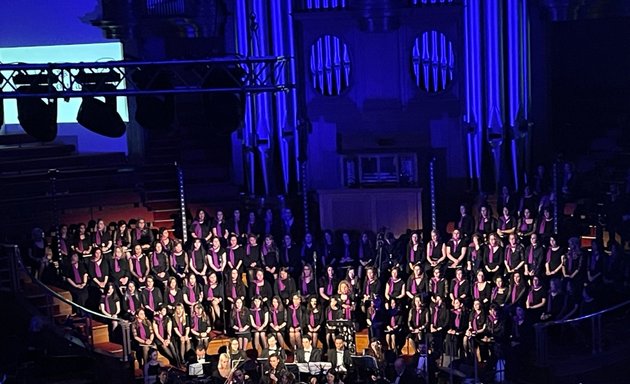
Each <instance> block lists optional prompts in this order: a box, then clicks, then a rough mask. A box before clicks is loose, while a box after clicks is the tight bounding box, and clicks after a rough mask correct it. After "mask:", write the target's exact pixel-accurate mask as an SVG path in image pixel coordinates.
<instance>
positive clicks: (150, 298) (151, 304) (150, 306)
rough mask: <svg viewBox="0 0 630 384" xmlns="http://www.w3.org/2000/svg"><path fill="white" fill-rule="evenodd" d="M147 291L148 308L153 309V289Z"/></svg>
mask: <svg viewBox="0 0 630 384" xmlns="http://www.w3.org/2000/svg"><path fill="white" fill-rule="evenodd" d="M147 292H148V293H149V308H151V309H152V310H155V302H154V301H153V289H152V290H150V291H149V290H147Z"/></svg>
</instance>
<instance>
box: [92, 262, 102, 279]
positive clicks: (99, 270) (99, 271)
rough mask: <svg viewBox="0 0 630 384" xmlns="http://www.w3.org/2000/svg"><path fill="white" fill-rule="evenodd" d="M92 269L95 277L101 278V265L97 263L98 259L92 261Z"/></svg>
mask: <svg viewBox="0 0 630 384" xmlns="http://www.w3.org/2000/svg"><path fill="white" fill-rule="evenodd" d="M94 271H95V272H96V277H97V278H99V279H100V278H101V277H103V272H102V271H101V265H100V264H99V263H98V261H95V262H94Z"/></svg>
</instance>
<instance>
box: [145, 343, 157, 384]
mask: <svg viewBox="0 0 630 384" xmlns="http://www.w3.org/2000/svg"><path fill="white" fill-rule="evenodd" d="M148 356H149V359H148V361H147V362H146V363H145V364H144V368H143V369H142V371H143V376H144V384H154V383H156V382H157V380H158V374H159V372H160V369H161V368H162V363H161V362H160V361H159V360H158V351H157V350H156V349H154V348H151V349H150V350H149V355H148Z"/></svg>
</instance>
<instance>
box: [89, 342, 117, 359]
mask: <svg viewBox="0 0 630 384" xmlns="http://www.w3.org/2000/svg"><path fill="white" fill-rule="evenodd" d="M94 352H99V353H102V354H106V355H110V356H114V357H118V358H122V355H123V347H122V345H120V344H116V343H110V342H109V341H106V342H102V343H94Z"/></svg>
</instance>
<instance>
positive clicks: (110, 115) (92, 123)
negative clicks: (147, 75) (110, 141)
mask: <svg viewBox="0 0 630 384" xmlns="http://www.w3.org/2000/svg"><path fill="white" fill-rule="evenodd" d="M76 79H77V82H79V83H80V84H81V86H82V88H83V89H84V90H86V91H96V90H99V91H105V92H112V91H115V90H116V86H115V85H113V84H108V83H110V82H115V81H119V80H120V75H118V74H116V73H114V72H112V71H110V72H103V73H80V74H77V76H76ZM104 99H105V101H102V100H99V99H97V98H95V97H91V96H86V97H83V101H82V102H81V106H80V107H79V112H78V113H77V122H78V123H79V124H81V125H82V126H83V127H85V128H87V129H88V130H90V131H92V132H94V133H98V134H99V135H102V136H106V137H113V138H116V137H121V136H122V135H124V134H125V132H126V131H127V126H126V125H125V122H124V121H123V119H122V117H120V115H119V114H118V112H117V111H116V96H105V97H104Z"/></svg>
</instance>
